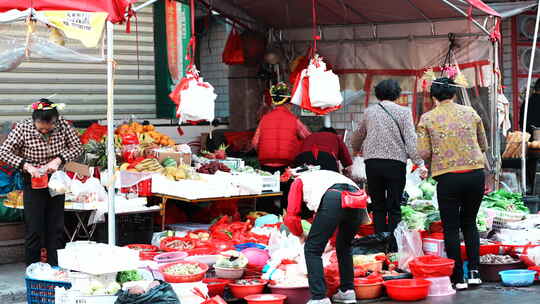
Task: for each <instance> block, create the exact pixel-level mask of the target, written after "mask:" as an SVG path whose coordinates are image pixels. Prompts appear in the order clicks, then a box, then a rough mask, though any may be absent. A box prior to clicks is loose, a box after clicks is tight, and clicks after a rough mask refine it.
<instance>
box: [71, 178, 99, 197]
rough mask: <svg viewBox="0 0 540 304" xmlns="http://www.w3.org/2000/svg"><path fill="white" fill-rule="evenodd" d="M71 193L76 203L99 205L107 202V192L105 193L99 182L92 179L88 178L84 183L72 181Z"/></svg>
mask: <svg viewBox="0 0 540 304" xmlns="http://www.w3.org/2000/svg"><path fill="white" fill-rule="evenodd" d="M71 192H72V193H73V195H74V196H75V201H76V202H77V203H99V202H105V201H106V200H107V191H105V188H104V187H103V186H102V185H101V182H100V181H99V180H98V179H97V178H94V177H92V178H89V179H88V180H86V182H84V183H82V182H80V181H78V180H73V181H72V183H71Z"/></svg>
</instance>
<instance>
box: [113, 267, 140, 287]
mask: <svg viewBox="0 0 540 304" xmlns="http://www.w3.org/2000/svg"><path fill="white" fill-rule="evenodd" d="M142 279H143V278H142V276H141V275H140V274H139V272H138V271H137V270H128V271H120V272H119V273H118V274H117V275H116V282H118V283H120V284H124V283H127V282H135V281H140V280H142Z"/></svg>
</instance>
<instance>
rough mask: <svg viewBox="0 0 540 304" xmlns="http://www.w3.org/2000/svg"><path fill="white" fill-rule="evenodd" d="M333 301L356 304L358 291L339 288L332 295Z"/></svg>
mask: <svg viewBox="0 0 540 304" xmlns="http://www.w3.org/2000/svg"><path fill="white" fill-rule="evenodd" d="M332 301H334V302H336V303H346V304H356V293H355V292H354V290H347V291H345V292H343V291H341V290H338V292H337V293H336V294H335V295H334V296H333V297H332Z"/></svg>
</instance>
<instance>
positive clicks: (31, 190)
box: [0, 99, 83, 266]
mask: <svg viewBox="0 0 540 304" xmlns="http://www.w3.org/2000/svg"><path fill="white" fill-rule="evenodd" d="M61 107H62V105H61V104H55V103H52V102H51V101H49V100H47V99H40V100H39V101H37V102H35V103H33V104H32V105H31V106H30V109H31V110H32V119H27V120H24V121H21V122H19V123H17V125H16V126H15V127H14V128H13V130H11V132H10V133H9V136H8V138H7V139H6V141H5V142H4V143H3V144H2V146H0V161H3V162H6V163H8V164H9V165H10V166H12V167H14V168H18V169H20V170H22V171H23V173H24V182H25V185H24V221H25V230H26V232H25V233H26V236H25V257H26V264H27V265H30V264H32V263H36V262H39V261H40V257H41V254H40V253H41V248H45V249H46V250H47V261H48V263H49V264H51V265H53V266H57V265H58V256H57V253H56V251H57V250H58V249H62V248H64V245H65V240H64V196H63V195H58V196H55V197H51V195H50V194H49V189H48V187H47V181H48V175H50V174H52V173H53V172H55V171H56V170H58V169H59V167H60V166H61V165H62V164H64V163H66V162H70V161H73V160H75V159H76V158H77V157H79V155H81V153H82V152H83V148H82V144H81V141H80V140H79V137H78V135H77V132H76V131H75V129H74V128H73V127H72V126H71V125H70V124H69V123H68V122H67V121H66V120H64V119H63V118H62V117H61V116H60V115H59V113H58V109H59V108H61ZM37 178H41V179H43V180H44V182H43V183H42V185H37V184H34V185H33V184H32V179H34V180H36V179H37Z"/></svg>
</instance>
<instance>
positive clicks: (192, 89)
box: [169, 66, 217, 123]
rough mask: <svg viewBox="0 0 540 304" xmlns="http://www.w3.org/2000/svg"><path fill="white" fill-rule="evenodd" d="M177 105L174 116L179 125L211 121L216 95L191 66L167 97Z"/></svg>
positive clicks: (212, 88)
mask: <svg viewBox="0 0 540 304" xmlns="http://www.w3.org/2000/svg"><path fill="white" fill-rule="evenodd" d="M169 97H170V98H171V100H172V101H173V102H174V103H176V104H177V106H178V107H177V111H176V116H177V117H178V118H179V119H180V121H179V123H183V122H189V121H213V120H214V115H215V113H214V110H215V101H216V98H217V95H216V94H215V93H214V87H213V86H212V85H211V84H209V83H208V82H204V80H203V79H202V77H199V71H198V70H197V69H196V68H195V67H194V66H193V67H191V69H190V70H189V71H188V72H187V73H186V76H185V77H184V78H182V80H181V81H180V82H179V83H178V85H177V86H176V88H175V89H174V91H173V92H172V93H171V94H170V95H169Z"/></svg>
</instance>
